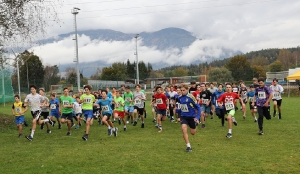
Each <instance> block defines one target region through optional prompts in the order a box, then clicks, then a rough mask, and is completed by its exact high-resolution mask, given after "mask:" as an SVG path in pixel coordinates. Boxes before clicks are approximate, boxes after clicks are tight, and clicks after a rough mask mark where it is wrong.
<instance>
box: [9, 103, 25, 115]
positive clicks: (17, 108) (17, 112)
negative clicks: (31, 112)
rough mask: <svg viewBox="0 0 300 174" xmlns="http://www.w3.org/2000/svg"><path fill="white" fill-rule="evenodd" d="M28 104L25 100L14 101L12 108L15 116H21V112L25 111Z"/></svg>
mask: <svg viewBox="0 0 300 174" xmlns="http://www.w3.org/2000/svg"><path fill="white" fill-rule="evenodd" d="M25 108H26V106H24V103H23V102H18V103H17V102H14V104H13V106H12V109H13V110H14V111H15V116H21V114H20V113H21V112H24V110H25Z"/></svg>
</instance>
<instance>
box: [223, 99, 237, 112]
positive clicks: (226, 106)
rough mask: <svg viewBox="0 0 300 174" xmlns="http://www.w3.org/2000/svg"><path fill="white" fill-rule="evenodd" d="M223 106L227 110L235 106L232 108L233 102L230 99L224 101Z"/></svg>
mask: <svg viewBox="0 0 300 174" xmlns="http://www.w3.org/2000/svg"><path fill="white" fill-rule="evenodd" d="M225 108H226V110H227V111H229V110H232V109H235V108H234V104H233V102H232V101H230V102H226V103H225Z"/></svg>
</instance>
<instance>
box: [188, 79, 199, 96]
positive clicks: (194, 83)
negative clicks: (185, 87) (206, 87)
mask: <svg viewBox="0 0 300 174" xmlns="http://www.w3.org/2000/svg"><path fill="white" fill-rule="evenodd" d="M196 85H197V84H196V81H191V87H190V89H189V93H190V94H193V92H195V91H197V86H196Z"/></svg>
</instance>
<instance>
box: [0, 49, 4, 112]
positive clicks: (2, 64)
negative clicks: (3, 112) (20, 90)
mask: <svg viewBox="0 0 300 174" xmlns="http://www.w3.org/2000/svg"><path fill="white" fill-rule="evenodd" d="M0 56H1V57H0V58H1V73H2V97H3V104H4V106H5V86H4V58H3V57H2V54H0Z"/></svg>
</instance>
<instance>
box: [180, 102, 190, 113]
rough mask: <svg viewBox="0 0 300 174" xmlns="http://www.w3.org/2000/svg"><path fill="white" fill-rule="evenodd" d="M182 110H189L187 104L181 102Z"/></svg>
mask: <svg viewBox="0 0 300 174" xmlns="http://www.w3.org/2000/svg"><path fill="white" fill-rule="evenodd" d="M180 109H181V112H189V108H188V106H187V104H180Z"/></svg>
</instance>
